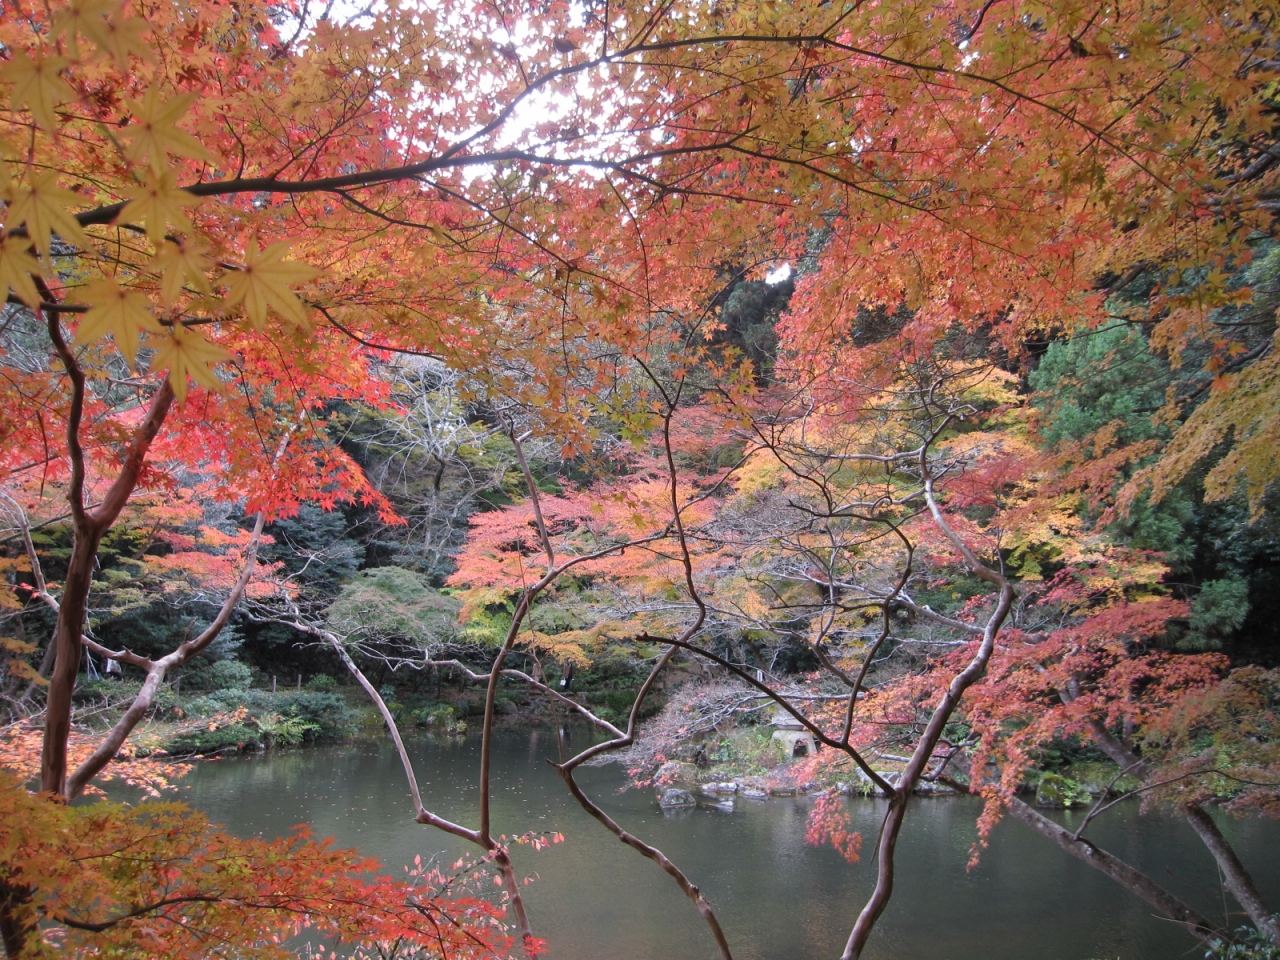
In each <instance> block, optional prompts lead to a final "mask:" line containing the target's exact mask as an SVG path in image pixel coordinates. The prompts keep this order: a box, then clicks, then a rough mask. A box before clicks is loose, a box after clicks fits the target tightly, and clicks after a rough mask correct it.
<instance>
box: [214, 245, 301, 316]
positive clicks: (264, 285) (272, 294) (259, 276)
mask: <svg viewBox="0 0 1280 960" xmlns="http://www.w3.org/2000/svg"><path fill="white" fill-rule="evenodd" d="M288 252H289V244H288V242H287V241H284V242H281V243H273V244H271V246H269V247H267V248H266V249H265V250H262V251H259V250H258V241H257V240H250V241H249V246H248V248H247V249H246V250H245V255H244V260H245V263H244V267H243V268H242V269H240V270H238V271H236V272H234V273H232V274H231V275H230V277H229V281H230V285H231V290H230V292H229V293H228V295H227V306H229V307H234V306H236V305H237V304H240V303H243V304H244V313H245V316H246V317H248V318H249V322H250V323H251V324H253V326H254V328H255V329H261V328H262V325H263V324H264V323H266V321H267V308H268V307H270V308H272V309H274V310H275V312H276V313H278V314H280V316H282V317H283V318H284V319H286V320H288V321H289V322H291V323H293V324H296V325H297V326H299V327H305V326H307V311H306V309H305V308H304V307H303V305H302V301H301V300H299V299H298V298H297V297H296V296H294V294H293V291H292V290H290V289H289V288H290V287H291V286H293V285H294V284H298V283H305V282H306V281H308V280H311V279H313V278H315V277H317V276H319V275H320V272H321V271H319V270H317V269H316V268H315V267H313V266H311V265H310V264H309V263H300V262H298V261H297V260H285V259H284V255H285V254H286V253H288Z"/></svg>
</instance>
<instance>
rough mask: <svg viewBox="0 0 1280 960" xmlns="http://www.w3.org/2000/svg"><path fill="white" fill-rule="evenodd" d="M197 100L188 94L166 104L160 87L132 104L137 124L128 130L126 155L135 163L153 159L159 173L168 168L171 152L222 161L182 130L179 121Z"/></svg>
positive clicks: (191, 94)
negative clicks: (144, 159)
mask: <svg viewBox="0 0 1280 960" xmlns="http://www.w3.org/2000/svg"><path fill="white" fill-rule="evenodd" d="M195 100H196V95H195V94H194V93H184V94H180V95H179V96H176V97H174V98H173V99H171V100H163V101H162V100H161V99H160V87H159V85H156V86H154V87H152V88H151V89H150V90H148V91H147V95H146V96H145V97H143V98H142V100H141V101H137V100H130V101H128V107H129V110H130V111H131V112H132V113H133V117H134V121H135V122H134V123H131V124H129V126H127V127H125V128H124V135H125V136H126V137H128V138H129V148H128V149H127V150H126V151H125V156H126V157H128V158H129V159H130V160H132V161H134V162H135V163H137V162H140V161H142V159H143V158H149V159H150V162H151V168H152V169H153V170H155V171H157V172H159V171H162V170H163V169H164V166H165V162H166V160H165V156H166V154H168V153H176V154H178V155H180V156H184V157H191V158H192V159H193V160H205V161H207V162H209V163H217V162H218V158H217V157H215V156H214V155H213V154H212V153H210V152H209V151H208V150H206V149H205V147H204V144H202V143H201V142H200V141H199V140H197V139H196V138H195V137H193V136H191V134H189V133H184V132H183V131H181V130H179V129H178V121H179V120H181V119H182V118H183V116H184V115H185V114H186V112H187V110H188V109H189V108H190V107H191V104H192V103H193V102H194V101H195Z"/></svg>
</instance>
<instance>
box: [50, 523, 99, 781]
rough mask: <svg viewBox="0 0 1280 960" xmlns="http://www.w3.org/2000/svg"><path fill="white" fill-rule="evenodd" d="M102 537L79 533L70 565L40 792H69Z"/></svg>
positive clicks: (61, 609)
mask: <svg viewBox="0 0 1280 960" xmlns="http://www.w3.org/2000/svg"><path fill="white" fill-rule="evenodd" d="M100 539H101V535H100V534H98V533H97V531H96V530H95V529H92V528H91V529H90V530H88V531H85V530H79V529H78V530H76V533H75V540H74V542H73V544H72V547H71V560H70V562H69V563H68V564H67V579H66V582H65V584H64V587H63V590H62V600H61V606H60V607H59V610H58V622H57V626H56V627H55V628H54V634H53V644H54V648H55V650H56V654H55V656H54V661H53V672H52V674H51V675H50V677H49V690H48V693H47V694H46V699H45V725H44V749H43V752H42V753H41V757H40V789H41V790H42V791H44V792H46V793H52V794H55V795H57V796H64V795H65V794H66V789H67V739H68V738H69V737H70V735H71V696H72V694H73V693H74V692H75V689H76V675H77V674H78V673H79V672H80V658H81V644H80V634H81V632H82V631H83V629H84V621H85V614H86V611H87V607H88V599H89V586H90V584H91V582H92V580H93V561H94V558H95V557H96V556H97V553H98V541H99V540H100Z"/></svg>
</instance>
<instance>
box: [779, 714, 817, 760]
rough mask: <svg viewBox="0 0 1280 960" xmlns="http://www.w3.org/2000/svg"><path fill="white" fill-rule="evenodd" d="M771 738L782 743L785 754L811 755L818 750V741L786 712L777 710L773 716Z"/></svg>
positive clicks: (793, 756)
mask: <svg viewBox="0 0 1280 960" xmlns="http://www.w3.org/2000/svg"><path fill="white" fill-rule="evenodd" d="M773 739H774V740H777V741H778V742H779V743H781V744H782V747H783V749H784V750H785V751H786V753H787V756H788V757H790V758H791V759H793V760H794V759H795V758H796V757H811V756H813V755H814V754H815V753H817V752H818V743H817V741H816V740H814V739H813V734H812V733H810V732H809V731H808V729H807V728H806V727H805V725H804V724H802V723H801V722H800V721H799V720H797V719H796V718H795V717H793V716H792V715H791V714H789V713H787V712H786V711H785V710H779V711H777V712H776V713H775V714H774V716H773Z"/></svg>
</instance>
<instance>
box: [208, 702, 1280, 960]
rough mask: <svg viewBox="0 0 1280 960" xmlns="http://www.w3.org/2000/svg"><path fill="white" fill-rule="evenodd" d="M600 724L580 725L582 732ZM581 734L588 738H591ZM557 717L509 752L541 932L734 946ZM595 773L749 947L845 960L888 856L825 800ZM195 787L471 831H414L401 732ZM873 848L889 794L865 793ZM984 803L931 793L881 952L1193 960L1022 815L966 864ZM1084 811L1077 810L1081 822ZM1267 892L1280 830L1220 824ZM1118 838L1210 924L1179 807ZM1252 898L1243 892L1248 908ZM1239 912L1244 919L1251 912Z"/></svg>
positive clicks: (297, 819)
mask: <svg viewBox="0 0 1280 960" xmlns="http://www.w3.org/2000/svg"><path fill="white" fill-rule="evenodd" d="M579 736H581V735H579ZM579 745H580V744H579ZM409 750H410V752H411V754H412V755H413V758H414V762H415V765H416V766H417V770H418V777H419V780H420V782H421V785H422V791H423V799H424V802H425V803H426V804H427V806H428V807H429V808H430V809H432V810H433V811H434V812H436V813H439V814H441V815H442V816H445V817H448V818H450V819H458V820H460V821H461V822H463V823H466V824H472V821H473V819H474V814H473V811H474V796H475V787H474V783H475V777H476V769H477V757H478V754H479V740H478V738H475V737H471V738H467V739H463V740H457V739H452V740H450V739H438V740H437V739H429V738H422V739H419V740H416V741H410V743H409ZM558 750H559V746H558V744H557V739H556V735H555V732H554V730H550V729H547V728H543V729H541V730H539V729H534V730H524V731H520V732H508V733H504V734H502V735H500V736H499V737H498V739H497V742H496V744H495V753H494V780H495V789H494V806H493V818H494V824H495V830H496V831H497V832H505V833H508V834H517V833H524V832H526V831H530V830H543V831H559V832H561V833H563V834H564V835H565V837H566V838H567V840H566V842H565V843H562V844H556V845H553V846H551V847H549V848H548V849H545V850H543V851H541V852H535V851H534V850H533V849H532V848H531V847H528V846H523V847H517V848H515V851H514V853H513V856H514V858H515V860H516V865H517V868H518V869H519V870H520V871H521V873H522V874H523V875H524V876H528V877H532V878H533V882H532V883H531V884H530V885H529V886H527V887H525V891H526V897H527V903H528V907H529V912H530V916H531V919H532V922H533V926H534V931H535V933H536V934H537V935H538V936H539V937H542V938H544V939H546V940H547V941H548V942H549V945H550V949H549V952H548V954H547V958H548V960H694V958H703V957H705V958H708V960H712V958H714V957H715V956H716V952H715V947H714V944H713V943H712V940H711V937H710V934H709V933H708V931H707V929H706V927H705V925H704V924H703V922H702V920H701V918H700V917H699V916H698V914H697V913H696V911H695V910H694V909H693V906H692V904H690V902H689V901H688V900H687V899H686V898H685V897H684V896H683V895H682V894H681V893H680V892H679V890H678V889H677V888H676V887H675V885H674V884H673V883H672V882H671V880H670V878H668V877H667V876H666V875H665V874H663V873H661V871H660V870H659V869H658V868H657V866H656V865H654V864H653V863H651V862H650V861H648V860H645V859H643V858H641V857H640V856H639V855H637V854H636V853H635V852H634V851H631V850H629V849H628V848H626V847H623V846H622V845H621V844H620V843H618V841H617V840H615V839H614V838H613V837H612V835H610V834H608V833H607V832H606V831H605V830H604V829H603V828H601V827H600V826H599V824H597V823H596V822H595V821H594V820H592V819H591V818H590V817H588V816H587V815H586V814H585V813H584V812H583V811H582V809H581V808H580V807H579V806H578V805H577V804H576V803H575V802H574V801H573V800H572V798H570V797H569V796H568V795H567V793H566V792H565V789H564V785H563V783H562V782H561V780H560V778H559V776H558V775H557V774H556V773H555V771H553V770H552V769H551V768H550V767H549V766H548V765H547V763H546V759H547V758H556V757H557V754H558ZM579 780H580V782H581V783H582V784H583V786H584V787H585V788H586V789H587V791H588V792H589V794H591V795H592V796H593V797H594V798H595V799H596V800H597V802H598V803H600V804H601V806H603V807H604V808H605V809H606V810H607V811H608V812H609V813H610V814H611V815H612V816H614V817H615V818H616V819H617V820H619V821H620V822H621V823H622V825H623V826H624V827H625V828H626V829H628V830H630V831H631V832H633V833H635V834H636V835H637V836H639V837H640V838H641V839H644V840H646V841H648V842H650V843H652V844H654V845H655V846H657V847H659V848H660V849H661V850H662V851H663V852H664V853H666V854H667V855H668V856H670V857H671V858H672V859H673V860H674V861H675V862H676V863H677V864H679V865H680V866H681V868H682V869H683V870H684V871H685V872H686V873H687V874H688V875H689V876H690V877H691V879H692V880H693V882H694V883H697V884H698V885H699V886H700V887H701V888H702V891H703V893H704V895H705V896H706V897H707V899H708V900H709V901H710V902H711V903H712V905H713V906H714V907H715V908H716V911H717V914H718V916H719V917H720V921H721V923H722V924H723V926H724V928H725V931H726V933H727V935H728V937H729V941H730V944H731V946H732V947H733V950H734V956H735V958H736V960H799V958H805V960H808V958H815V960H816V958H835V957H838V956H839V955H840V951H841V949H842V948H843V945H844V941H845V939H846V938H847V936H848V933H849V928H850V927H851V925H852V924H853V921H854V918H855V917H856V916H857V913H858V910H859V909H860V908H861V906H862V904H863V902H864V901H865V898H866V896H867V894H868V893H869V892H870V889H871V887H872V885H873V880H874V874H873V864H872V863H871V861H870V858H869V857H868V858H865V859H864V860H863V861H862V862H860V863H857V864H853V865H849V864H847V863H845V862H844V860H842V859H841V858H840V856H839V855H838V854H836V853H835V851H833V850H831V849H829V848H816V847H812V846H809V845H807V844H806V843H805V840H804V834H805V819H806V816H807V814H808V811H809V808H810V806H811V801H809V800H807V799H806V798H803V797H800V798H772V799H769V800H767V801H751V800H745V799H739V800H737V802H736V804H735V805H734V809H733V810H732V811H731V812H729V811H723V810H718V809H711V808H701V807H700V808H698V809H696V810H687V811H681V812H679V813H674V814H671V813H667V814H664V813H663V812H662V811H661V810H659V808H658V806H657V804H656V803H655V802H654V795H653V793H652V792H651V791H635V790H629V791H621V787H622V786H623V782H624V777H623V773H622V771H621V769H620V768H619V767H617V766H615V765H610V766H605V767H596V768H591V769H586V770H583V771H582V772H581V774H580V777H579ZM184 782H185V783H186V784H187V787H186V789H185V790H184V791H183V794H184V796H183V799H185V800H186V801H187V802H189V803H190V804H191V805H192V806H194V807H196V808H197V809H199V810H202V811H204V812H205V813H207V814H209V815H210V816H211V817H212V818H213V819H214V820H215V821H216V822H219V823H223V824H225V825H227V827H229V828H230V829H231V830H233V831H235V832H237V833H240V834H242V835H248V834H255V833H256V834H263V835H267V836H278V835H282V834H284V833H286V832H288V830H289V828H290V827H291V826H293V825H294V824H298V823H307V824H310V825H311V827H312V828H313V829H314V830H315V832H316V833H317V835H320V836H334V837H336V838H337V839H338V841H339V842H340V843H341V844H343V845H347V846H355V847H358V848H359V849H360V850H361V851H362V852H364V853H366V854H370V855H373V856H376V857H379V858H380V859H381V860H382V861H383V862H384V864H386V865H387V866H388V868H390V869H392V870H394V871H396V872H399V870H400V866H401V865H402V864H407V863H410V862H412V861H413V858H414V856H415V855H420V856H422V858H423V859H424V860H427V859H428V858H430V857H432V856H437V857H441V858H442V859H443V860H444V861H445V862H446V864H447V863H448V862H449V861H450V860H451V859H452V858H454V857H456V856H458V855H460V854H462V853H466V852H471V849H472V848H469V847H468V845H467V844H465V843H464V842H462V841H458V840H455V839H454V838H452V837H449V836H446V835H444V834H442V833H440V832H438V831H436V830H434V829H432V828H430V827H425V826H421V825H418V824H415V823H414V822H413V821H412V817H411V806H410V801H409V797H408V791H407V790H406V788H405V785H404V777H403V774H402V772H401V768H400V765H399V761H398V759H397V758H396V756H395V753H394V750H393V749H392V747H391V745H390V744H389V743H378V742H372V743H356V744H342V745H336V746H320V747H314V748H310V749H300V750H292V751H280V752H276V753H272V754H269V755H267V756H260V757H251V758H244V759H225V760H218V761H213V762H207V763H201V764H198V765H197V766H196V768H195V770H193V771H192V773H191V774H190V775H189V776H188V777H187V778H186V779H185V781H184ZM849 806H850V812H851V813H852V815H853V818H854V820H855V823H856V825H857V828H858V829H859V830H861V831H862V833H863V835H864V837H865V838H866V840H865V844H864V852H865V851H870V849H871V847H872V845H873V843H874V837H875V832H876V829H877V828H878V826H879V822H880V818H881V816H882V815H883V811H884V804H883V802H882V801H878V800H872V799H858V798H855V799H852V800H850V801H849ZM978 812H979V805H978V803H977V801H975V800H973V799H972V798H960V797H951V798H921V799H919V800H918V801H916V802H915V803H914V804H913V806H912V808H911V810H910V811H909V813H908V819H907V826H906V829H905V831H904V835H903V838H902V840H901V842H900V843H899V845H898V880H897V884H896V886H895V892H894V897H893V900H892V902H891V904H890V906H889V908H888V910H887V911H886V913H885V915H884V917H883V919H882V920H881V923H880V926H879V927H878V928H877V931H876V933H875V935H874V936H873V938H872V942H871V945H870V947H869V949H868V951H867V953H866V956H867V957H868V958H869V960H925V958H928V960H1087V958H1100V960H1102V958H1106V960H1111V958H1119V960H1176V958H1180V957H1199V956H1200V955H1201V951H1200V950H1198V949H1197V947H1196V944H1195V942H1194V941H1193V940H1192V939H1191V938H1190V937H1188V936H1186V935H1185V934H1183V933H1181V932H1180V931H1179V930H1177V929H1176V928H1174V926H1173V925H1172V924H1171V923H1169V922H1168V921H1166V920H1162V919H1160V918H1159V917H1157V916H1155V915H1154V913H1153V911H1152V910H1151V908H1149V907H1148V906H1147V905H1146V904H1145V903H1143V902H1142V901H1140V900H1138V899H1137V898H1136V897H1133V896H1132V895H1130V894H1128V893H1126V892H1124V891H1123V890H1121V889H1120V888H1119V887H1118V886H1116V885H1115V884H1114V883H1112V882H1111V881H1110V880H1107V879H1106V878H1105V877H1103V876H1102V875H1101V874H1098V873H1096V872H1094V871H1093V870H1090V869H1089V868H1088V867H1086V866H1085V865H1084V864H1082V863H1079V862H1078V861H1076V860H1074V859H1072V858H1070V857H1068V856H1066V855H1065V854H1063V853H1061V852H1060V851H1059V850H1057V848H1055V847H1053V846H1051V845H1050V844H1048V842H1047V841H1045V840H1042V839H1041V838H1039V837H1037V836H1035V835H1033V834H1032V833H1031V832H1030V831H1029V830H1027V829H1026V828H1025V827H1023V826H1022V825H1021V824H1019V823H1017V822H1014V821H1011V820H1010V821H1007V822H1003V823H1001V824H1000V825H999V826H998V827H997V828H996V830H995V831H994V833H993V834H992V837H991V845H990V848H989V849H988V850H986V851H985V852H984V853H983V856H982V859H981V862H980V863H979V865H978V866H977V867H975V868H973V869H970V870H967V869H966V862H967V860H968V856H969V851H970V847H971V845H972V844H973V842H974V839H975V836H976V828H975V825H974V821H975V820H976V818H977V815H978ZM1082 815H1083V814H1081V813H1078V812H1075V811H1064V812H1062V813H1061V814H1059V815H1058V816H1059V818H1060V819H1061V820H1062V821H1063V822H1064V823H1067V824H1068V825H1070V824H1071V822H1073V821H1075V822H1078V821H1079V818H1080V817H1081V816H1082ZM1219 821H1220V822H1221V824H1222V826H1223V829H1224V831H1225V832H1226V833H1227V835H1228V837H1229V838H1230V839H1231V840H1232V841H1233V842H1234V843H1235V844H1236V849H1237V850H1238V851H1239V852H1240V854H1241V856H1242V857H1243V858H1244V860H1245V862H1246V865H1247V866H1248V867H1249V868H1250V869H1251V871H1252V872H1253V875H1254V879H1255V880H1256V881H1257V883H1258V885H1259V887H1260V888H1261V890H1262V893H1263V895H1264V896H1266V897H1267V898H1268V902H1271V903H1277V902H1280V857H1277V856H1276V855H1275V854H1276V852H1277V851H1278V850H1280V842H1278V841H1280V824H1277V823H1274V822H1270V821H1262V820H1235V819H1231V818H1225V817H1219ZM1090 836H1091V837H1092V838H1093V839H1094V841H1095V842H1097V843H1098V844H1099V845H1101V846H1103V847H1104V848H1106V849H1108V850H1110V851H1111V852H1112V853H1114V854H1116V855H1117V856H1119V857H1122V858H1124V859H1126V860H1129V861H1130V862H1132V863H1134V864H1136V865H1138V866H1139V867H1141V868H1143V869H1145V870H1146V871H1148V872H1149V873H1150V874H1151V875H1152V876H1153V877H1154V878H1155V879H1156V880H1157V881H1158V882H1160V883H1162V884H1163V885H1164V886H1166V887H1168V888H1169V889H1171V890H1172V891H1174V892H1175V893H1178V894H1179V895H1181V896H1183V897H1185V898H1187V899H1188V901H1189V902H1191V903H1192V904H1193V905H1194V906H1196V907H1198V908H1199V909H1200V910H1201V911H1202V912H1204V913H1205V914H1206V915H1207V916H1209V917H1221V916H1222V915H1223V910H1224V902H1223V898H1222V895H1221V890H1220V887H1219V884H1218V879H1217V873H1216V867H1215V865H1214V863H1213V861H1212V859H1211V858H1210V857H1209V855H1208V854H1207V853H1206V852H1205V850H1204V848H1203V847H1202V846H1201V845H1200V844H1199V841H1198V840H1197V839H1196V837H1195V835H1194V834H1193V833H1192V832H1191V830H1190V828H1188V827H1187V826H1186V825H1185V824H1184V823H1182V822H1181V821H1180V820H1178V819H1177V818H1173V817H1170V816H1167V815H1164V814H1159V813H1153V814H1147V815H1142V814H1140V813H1139V811H1138V808H1137V806H1136V805H1122V806H1121V807H1119V808H1117V809H1115V810H1113V811H1111V812H1109V813H1108V814H1106V815H1105V816H1104V817H1103V818H1102V820H1101V821H1100V822H1096V823H1095V825H1094V826H1092V827H1091V828H1090ZM1232 906H1233V907H1234V905H1232ZM1239 922H1240V918H1239V917H1237V916H1235V915H1233V917H1232V924H1233V925H1238V924H1239Z"/></svg>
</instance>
